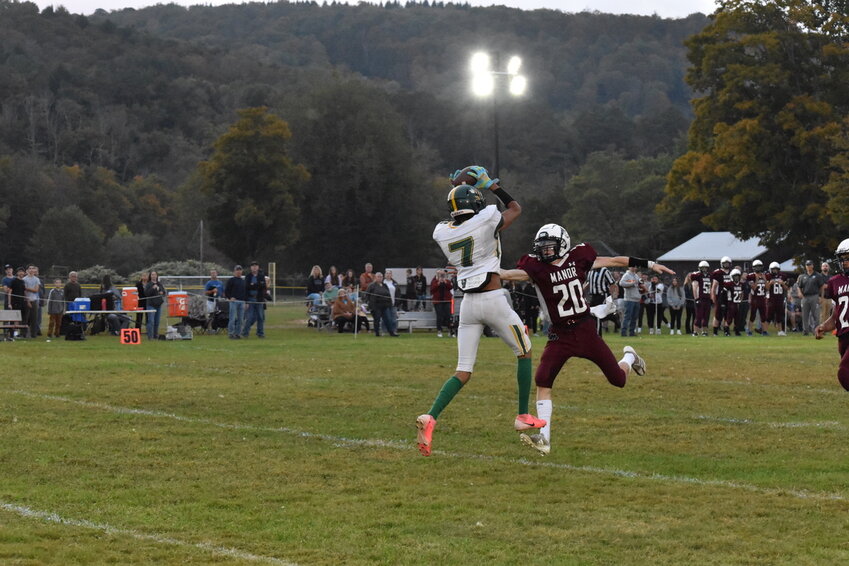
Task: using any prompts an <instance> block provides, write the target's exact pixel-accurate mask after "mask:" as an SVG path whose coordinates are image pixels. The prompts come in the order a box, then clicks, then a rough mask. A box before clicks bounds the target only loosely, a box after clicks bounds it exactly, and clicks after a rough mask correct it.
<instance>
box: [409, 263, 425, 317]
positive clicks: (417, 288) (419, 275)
mask: <svg viewBox="0 0 849 566" xmlns="http://www.w3.org/2000/svg"><path fill="white" fill-rule="evenodd" d="M413 288H414V292H415V296H416V306H415V307H413V308H415V309H416V310H417V311H424V310H427V302H426V301H427V288H428V284H427V277H425V275H424V270H423V269H422V266H421V265H420V266H418V267H416V274H415V275H413Z"/></svg>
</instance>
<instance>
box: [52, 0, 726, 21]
mask: <svg viewBox="0 0 849 566" xmlns="http://www.w3.org/2000/svg"><path fill="white" fill-rule="evenodd" d="M319 1H321V0H319ZM346 1H348V2H349V3H350V2H353V3H356V1H357V0H346ZM400 1H401V3H402V4H403V3H404V0H400ZM444 1H446V2H447V1H449V0H444ZM455 1H458V2H461V1H462V0H455ZM468 2H469V4H471V5H473V6H490V5H493V4H497V5H502V6H510V7H512V8H521V9H523V10H535V9H537V8H549V9H553V10H560V11H563V12H583V11H597V12H606V13H610V14H642V15H652V14H657V15H658V16H660V17H663V18H683V17H685V16H688V15H689V14H692V13H694V12H701V13H703V14H710V13H712V12H713V11H714V9H715V8H716V4H715V3H714V2H713V0H638V1H636V2H635V1H634V0H468ZM35 3H36V4H38V6H39V8H45V7H47V6H60V5H61V6H65V8H67V9H68V11H69V12H72V13H74V14H91V13H92V12H94V11H95V10H97V9H98V8H103V9H104V10H120V9H121V8H143V7H145V6H152V5H155V4H168V3H169V2H163V1H161V0H159V1H157V0H64V1H55V0H36V1H35ZM174 3H175V4H182V5H184V6H191V5H194V4H206V5H213V6H219V5H221V4H233V3H240V2H238V0H235V1H234V0H207V1H206V2H202V1H199V0H194V1H193V0H175V2H174Z"/></svg>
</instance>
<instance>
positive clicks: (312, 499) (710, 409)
mask: <svg viewBox="0 0 849 566" xmlns="http://www.w3.org/2000/svg"><path fill="white" fill-rule="evenodd" d="M303 317H304V314H303V307H301V306H298V307H288V308H287V307H277V308H273V309H271V310H270V311H269V321H268V326H269V329H268V338H267V339H266V340H257V339H255V338H252V339H250V340H247V341H239V342H235V341H231V340H227V338H226V336H224V335H219V336H197V335H196V336H195V339H194V340H192V341H185V342H167V343H166V342H159V343H143V344H142V345H140V346H121V345H119V344H118V343H117V339H115V338H111V337H106V336H97V337H93V338H90V339H89V340H87V341H86V342H82V343H80V342H65V341H55V340H54V341H53V342H50V343H46V342H45V341H44V340H41V339H40V340H36V341H18V342H14V343H0V352H2V354H1V355H2V360H3V361H4V363H5V371H4V372H3V377H2V378H0V399H2V402H0V564H3V565H7V564H27V565H29V564H63V565H65V564H249V563H270V564H300V565H331V564H333V565H335V564H352V565H359V564H462V565H470V564H487V565H490V564H505V565H507V564H510V565H513V564H545V565H561V564H565V565H568V564H615V565H627V564H639V565H642V564H652V565H653V564H669V565H681V564H699V565H701V564H723V565H724V564H758V565H760V564H793V565H800V564H802V565H804V564H810V565H824V564H826V565H830V564H846V563H849V537H847V536H846V535H847V532H849V474H847V443H846V441H845V438H846V432H847V428H849V420H847V417H846V414H847V401H849V397H847V394H846V392H844V391H843V390H842V389H841V388H840V386H839V384H838V383H837V380H836V377H835V376H836V367H837V362H838V356H837V352H836V340H835V339H834V338H833V337H829V338H827V339H826V340H823V341H820V342H816V341H814V340H813V339H810V338H802V337H800V336H795V335H791V336H788V337H786V338H778V337H775V336H770V337H755V338H733V337H732V338H724V337H719V338H692V337H689V336H644V337H642V338H637V339H636V340H634V341H633V342H631V343H632V344H633V345H634V346H635V347H636V348H637V351H638V352H640V353H641V354H642V355H643V356H644V357H645V358H646V360H647V362H648V375H647V376H645V377H643V378H639V377H636V376H633V375H632V377H631V380H630V382H629V384H628V386H627V387H626V388H625V389H622V390H620V389H616V388H614V387H611V386H609V385H608V384H607V382H606V381H605V380H604V378H603V377H602V376H601V374H600V372H598V371H597V370H596V368H595V366H591V365H590V364H588V363H586V362H584V361H580V360H576V361H572V362H570V363H569V364H568V365H567V367H566V368H565V370H564V372H563V373H562V374H561V376H560V378H559V380H558V382H557V384H556V385H555V390H554V393H555V419H554V423H553V442H552V453H551V455H550V456H548V457H546V458H542V457H540V456H537V455H536V453H535V452H533V451H531V450H530V449H529V448H527V447H525V446H523V445H522V444H520V443H519V441H518V439H517V435H516V433H515V432H513V430H512V422H513V417H514V415H515V412H516V406H515V388H516V385H515V360H514V359H513V357H512V354H511V352H510V351H509V349H508V348H506V347H505V346H504V345H503V344H502V343H501V341H500V340H497V339H484V340H483V342H482V346H481V351H480V354H479V358H478V365H477V367H476V372H475V377H474V378H473V379H472V381H471V382H470V384H469V385H468V386H467V387H466V388H465V389H464V390H463V391H462V392H461V393H460V395H459V396H458V397H457V398H456V399H455V401H454V403H452V405H451V406H449V408H448V409H447V410H446V411H445V412H444V413H443V415H442V417H441V418H440V421H439V424H438V426H437V429H436V433H435V436H434V455H433V456H432V457H430V458H424V457H422V456H420V455H419V453H418V451H417V449H416V445H415V427H414V420H415V417H416V416H417V415H418V414H420V413H422V412H425V411H426V410H427V409H428V408H429V406H430V403H431V401H432V399H433V397H434V395H435V394H436V392H437V390H438V389H439V387H440V386H441V384H442V382H443V381H444V380H445V379H446V378H447V377H449V376H450V375H452V373H453V368H454V364H455V356H456V345H455V342H454V341H453V340H451V339H448V338H443V339H439V338H436V336H435V333H426V332H425V333H415V334H413V335H407V334H402V336H401V337H400V338H388V337H387V338H380V339H376V338H374V337H373V336H370V335H363V336H359V337H358V338H356V339H355V338H354V337H353V336H352V335H350V334H345V335H337V334H335V333H324V332H317V331H315V330H313V329H307V328H306V327H305V326H304V324H303V320H301V319H303ZM608 342H609V343H610V344H611V347H612V348H613V350H614V352H615V353H617V355H618V354H619V352H621V348H622V346H623V345H624V344H625V342H624V339H622V338H619V337H618V336H614V337H611V338H609V339H608ZM543 346H544V340H543V339H542V338H535V339H534V347H535V358H538V357H539V354H540V353H541V352H542V348H543Z"/></svg>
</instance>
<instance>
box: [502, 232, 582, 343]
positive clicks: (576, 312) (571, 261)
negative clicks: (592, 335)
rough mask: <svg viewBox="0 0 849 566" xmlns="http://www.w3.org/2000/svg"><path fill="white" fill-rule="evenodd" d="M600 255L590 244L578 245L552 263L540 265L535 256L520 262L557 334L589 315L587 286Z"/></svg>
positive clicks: (520, 266) (540, 262)
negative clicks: (585, 293)
mask: <svg viewBox="0 0 849 566" xmlns="http://www.w3.org/2000/svg"><path fill="white" fill-rule="evenodd" d="M597 255H598V254H596V252H595V250H594V249H593V248H592V246H590V245H589V244H578V245H577V246H575V247H574V248H572V249H571V250H569V252H568V253H567V254H566V255H565V256H564V257H563V258H562V259H559V260H557V261H554V262H552V263H546V262H544V261H540V260H539V259H538V258H537V257H536V256H534V255H526V256H523V257H522V258H521V259H520V260H519V263H518V264H517V267H518V268H519V269H523V270H525V272H527V274H528V275H529V276H530V278H531V281H533V283H534V286H535V287H536V290H537V296H538V297H539V304H540V308H541V309H543V311H544V313H545V317H546V318H547V319H548V320H549V321H551V325H552V327H553V328H554V329H555V330H557V329H558V328H564V327H568V326H569V325H571V324H572V323H574V322H575V321H577V320H579V319H581V318H583V317H585V316H587V315H588V314H589V305H588V304H587V301H586V300H585V299H584V282H585V281H586V280H587V273H589V272H590V270H591V269H592V268H593V262H595V258H596V257H597Z"/></svg>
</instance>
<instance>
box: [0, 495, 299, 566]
mask: <svg viewBox="0 0 849 566" xmlns="http://www.w3.org/2000/svg"><path fill="white" fill-rule="evenodd" d="M0 510H3V511H8V512H9V513H14V514H16V515H19V516H21V517H26V518H27V519H36V520H38V521H44V522H48V523H58V524H60V525H70V526H72V527H81V528H84V529H93V530H96V531H101V532H104V533H107V534H109V535H115V536H126V537H132V538H134V539H136V540H143V541H150V542H155V543H158V544H166V545H170V546H180V547H183V548H194V549H198V550H202V551H204V552H209V553H212V554H215V555H219V556H227V557H231V558H238V559H240V560H250V561H254V562H266V563H269V564H278V565H280V566H297V564H295V563H294V562H289V561H287V560H280V559H279V558H274V557H273V556H261V555H259V554H252V553H250V552H245V551H244V550H239V549H238V548H229V547H226V546H218V545H216V544H212V543H209V542H188V541H184V540H180V539H176V538H172V537H167V536H163V535H156V534H150V533H143V532H140V531H136V530H133V529H121V528H118V527H113V526H112V525H107V524H105V523H95V522H93V521H87V520H85V519H71V518H69V517H63V516H61V515H58V514H57V513H51V512H48V511H39V510H37V509H32V508H30V507H25V506H23V505H15V504H14V503H6V502H4V501H0Z"/></svg>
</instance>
